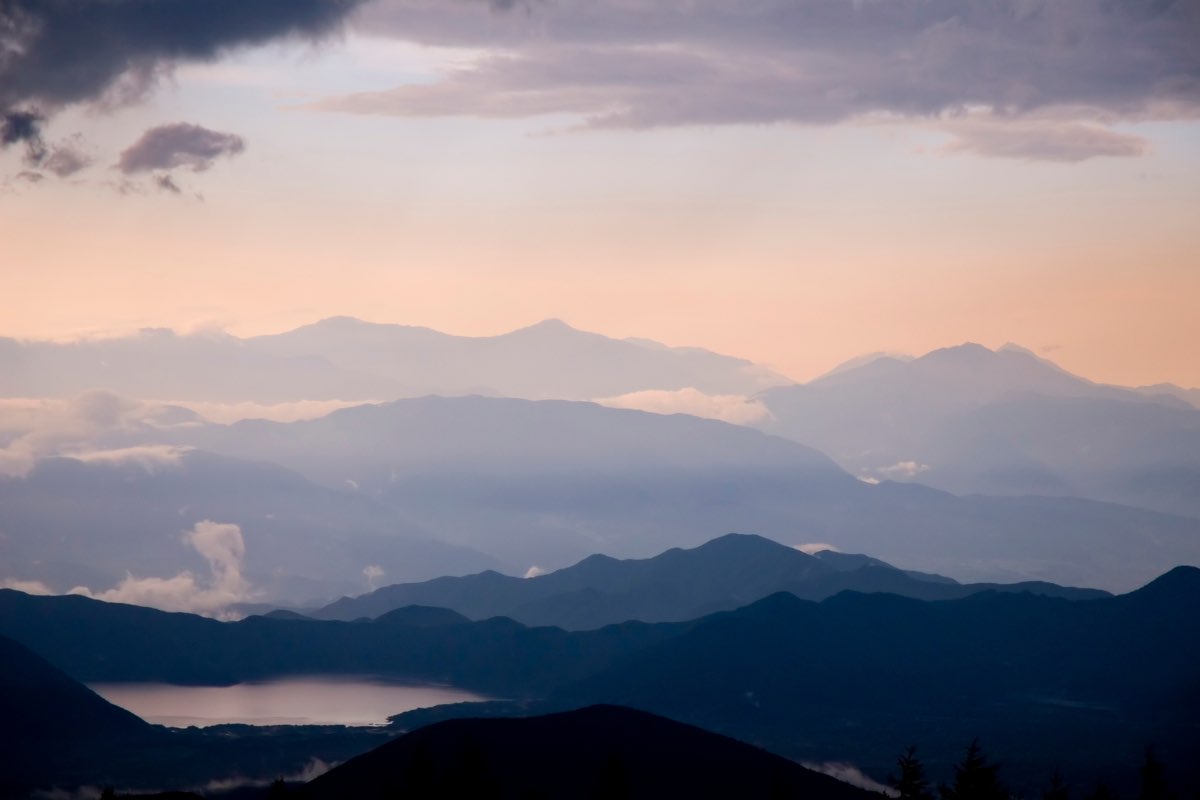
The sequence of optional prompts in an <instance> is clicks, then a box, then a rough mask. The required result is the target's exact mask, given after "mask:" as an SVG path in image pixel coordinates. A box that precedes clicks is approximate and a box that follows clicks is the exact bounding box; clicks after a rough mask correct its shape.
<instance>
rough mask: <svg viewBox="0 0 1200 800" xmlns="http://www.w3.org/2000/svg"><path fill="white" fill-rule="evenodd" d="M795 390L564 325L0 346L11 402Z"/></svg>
mask: <svg viewBox="0 0 1200 800" xmlns="http://www.w3.org/2000/svg"><path fill="white" fill-rule="evenodd" d="M786 383H790V381H789V380H788V379H787V378H785V377H783V376H781V375H779V374H777V373H775V372H772V371H771V370H769V369H766V368H765V367H761V366H758V365H756V364H753V363H751V362H749V361H745V360H742V359H738V358H731V357H729V356H722V355H719V354H716V353H712V352H710V351H707V350H702V349H699V348H692V347H667V346H666V345H663V344H659V343H658V342H653V341H650V340H646V339H612V338H609V337H606V336H602V335H600V334H596V333H588V332H586V331H580V330H576V329H575V328H572V327H570V326H569V325H567V324H565V323H563V322H561V321H559V320H546V321H544V322H540V323H538V324H536V325H532V326H530V327H527V328H521V329H519V330H515V331H512V332H510V333H506V334H502V335H499V336H484V337H470V336H453V335H450V334H445V333H440V332H438V331H435V330H431V329H429V328H420V327H413V326H407V325H384V324H375V323H369V322H363V321H362V320H357V319H353V318H350V317H332V318H329V319H325V320H321V321H320V322H316V323H313V324H311V325H305V326H303V327H300V328H296V329H295V330H292V331H288V332H286V333H281V334H274V335H269V336H255V337H249V338H244V339H243V338H238V337H235V336H232V335H230V334H226V333H215V332H209V333H200V334H194V335H179V334H176V333H174V332H173V331H170V330H165V329H145V330H142V331H140V332H138V333H136V334H133V335H130V336H122V337H112V338H96V339H85V340H80V341H76V342H65V343H60V342H43V341H21V340H16V339H0V396H9V397H64V396H72V395H75V394H79V393H80V392H83V391H86V390H89V389H107V390H110V391H113V392H116V393H118V394H123V395H130V396H134V397H140V398H145V399H159V400H193V401H210V402H241V401H251V402H256V403H281V402H286V401H290V400H329V399H341V400H390V399H395V398H398V397H414V396H420V395H425V394H442V395H461V394H494V395H503V396H509V397H526V398H531V399H542V398H564V399H576V400H587V399H592V398H598V397H609V396H613V395H621V394H626V393H629V392H635V391H639V390H645V389H664V390H672V389H682V388H688V387H691V388H696V389H699V390H700V391H703V392H706V393H710V394H753V393H754V392H756V391H758V390H760V389H764V388H766V387H768V386H775V385H780V384H786Z"/></svg>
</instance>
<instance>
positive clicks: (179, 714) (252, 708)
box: [89, 676, 487, 728]
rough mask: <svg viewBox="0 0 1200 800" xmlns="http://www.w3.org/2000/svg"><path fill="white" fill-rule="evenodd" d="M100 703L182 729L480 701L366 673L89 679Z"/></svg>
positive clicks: (380, 718) (374, 721)
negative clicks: (249, 679)
mask: <svg viewBox="0 0 1200 800" xmlns="http://www.w3.org/2000/svg"><path fill="white" fill-rule="evenodd" d="M89 688H91V689H92V691H94V692H96V694H98V695H100V696H101V697H103V698H104V699H105V700H107V701H109V702H110V703H113V704H115V705H118V706H121V707H122V708H124V709H127V710H129V711H132V712H133V713H134V714H137V715H138V716H139V717H141V718H142V719H144V720H146V721H147V722H152V723H154V724H156V725H168V726H170V727H174V728H185V727H188V726H190V725H195V726H197V727H201V728H202V727H206V726H209V725H223V724H227V723H240V724H245V725H383V724H385V723H386V722H387V718H388V717H389V716H391V715H392V714H399V713H401V712H403V711H411V710H413V709H414V708H426V707H428V706H436V705H442V704H443V703H462V702H468V701H472V700H485V699H487V698H484V697H481V696H479V695H476V694H473V693H471V692H467V691H463V690H461V689H455V688H453V687H449V686H429V685H423V686H422V685H414V684H408V683H399V682H396V681H390V680H387V679H384V678H369V677H361V676H359V677H326V676H321V677H304V678H281V679H278V680H270V681H261V682H254V683H239V684H236V685H234V686H175V685H172V684H168V683H92V684H89Z"/></svg>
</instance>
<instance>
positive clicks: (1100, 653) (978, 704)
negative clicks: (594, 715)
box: [558, 567, 1200, 791]
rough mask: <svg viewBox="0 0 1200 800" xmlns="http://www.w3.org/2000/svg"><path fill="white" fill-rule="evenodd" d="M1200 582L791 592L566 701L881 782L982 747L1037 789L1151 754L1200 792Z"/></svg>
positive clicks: (593, 681)
mask: <svg viewBox="0 0 1200 800" xmlns="http://www.w3.org/2000/svg"><path fill="white" fill-rule="evenodd" d="M1197 603H1200V570H1197V569H1195V568H1190V567H1188V568H1179V569H1177V570H1173V571H1172V572H1170V573H1169V574H1167V575H1165V576H1163V577H1161V578H1160V579H1158V580H1156V581H1154V582H1153V583H1151V584H1150V585H1148V586H1146V587H1144V588H1143V589H1140V590H1138V591H1136V592H1133V593H1130V594H1127V595H1123V596H1119V597H1113V598H1105V599H1098V600H1087V601H1079V602H1067V601H1065V600H1062V599H1058V598H1047V597H1041V596H1036V595H1031V594H1001V593H991V592H984V593H980V594H975V595H972V596H970V597H967V598H964V599H961V600H952V601H942V602H933V603H928V602H921V601H917V600H911V599H907V598H900V597H896V596H891V595H886V594H873V595H863V594H857V593H845V594H841V595H838V596H836V597H833V598H831V599H829V600H826V601H825V602H823V603H821V604H814V603H810V602H807V601H803V600H800V599H798V598H796V597H794V596H792V595H789V594H777V595H772V596H771V597H768V598H766V599H764V600H762V601H759V602H758V603H755V604H754V605H752V606H749V607H746V608H743V609H739V610H737V611H733V612H727V613H723V614H717V615H714V616H711V617H708V618H706V619H705V620H703V621H701V622H700V623H699V624H697V625H696V626H694V627H692V628H690V629H688V630H686V631H683V632H681V633H680V635H678V636H676V637H673V638H671V639H669V640H667V641H665V642H663V643H661V644H659V645H655V646H651V647H649V648H647V649H645V650H642V651H640V652H637V653H635V654H633V655H631V656H628V657H626V658H624V659H623V660H622V661H620V662H619V663H616V664H614V665H613V666H612V667H611V668H609V669H608V670H606V671H605V672H604V673H601V674H600V675H597V676H594V677H593V678H590V679H587V680H585V681H583V682H581V683H579V684H577V685H575V686H573V687H569V688H566V689H564V690H562V691H561V692H560V693H559V695H558V699H559V701H560V702H563V703H582V702H611V703H620V704H627V705H631V706H634V707H637V708H642V709H645V710H648V711H651V712H654V713H659V714H664V715H666V716H669V717H672V718H675V719H680V720H683V721H687V722H691V723H693V724H697V725H701V726H703V727H707V728H710V729H712V730H717V731H721V732H723V733H727V734H729V735H733V736H738V737H741V738H745V739H746V740H748V741H754V742H756V743H759V744H763V745H764V746H767V747H769V748H771V749H773V750H775V751H776V752H780V753H782V754H784V755H789V756H793V757H804V758H806V759H814V760H843V759H845V760H850V761H852V762H853V763H855V764H858V765H859V766H861V767H863V768H864V769H866V770H867V771H868V773H869V774H876V775H880V774H885V773H886V771H887V769H888V768H889V767H890V766H891V764H892V759H893V758H894V756H895V753H896V751H897V744H896V743H897V742H909V743H911V742H917V743H919V744H920V747H921V749H922V752H923V754H926V755H927V756H928V758H927V764H928V765H929V766H930V767H932V768H933V769H935V770H940V771H945V770H946V769H947V768H948V766H949V761H950V760H952V759H954V758H956V757H957V755H958V751H959V749H960V748H961V747H962V746H963V745H962V743H963V742H968V741H970V740H971V739H972V738H973V737H976V736H978V737H981V738H982V739H983V740H984V741H986V742H988V746H989V750H990V751H991V752H993V753H995V754H996V757H997V758H999V759H1000V760H1002V761H1003V762H1004V763H1005V771H1006V773H1007V774H1008V775H1010V776H1011V777H1012V778H1013V780H1014V781H1015V782H1017V783H1018V784H1021V782H1024V783H1023V785H1021V786H1018V788H1023V789H1025V790H1027V791H1032V789H1033V788H1034V787H1035V786H1037V785H1038V782H1040V781H1041V780H1044V776H1045V775H1046V774H1049V771H1050V769H1051V768H1052V767H1053V766H1054V764H1055V763H1056V762H1057V763H1058V764H1059V765H1061V766H1062V768H1063V771H1064V773H1066V774H1073V775H1076V776H1078V777H1079V779H1080V780H1082V779H1083V778H1084V777H1085V776H1086V778H1087V780H1095V779H1100V778H1103V779H1109V780H1119V779H1121V775H1120V774H1118V773H1119V771H1120V770H1118V769H1116V767H1117V765H1120V769H1125V765H1128V764H1131V763H1137V761H1138V753H1139V752H1140V751H1141V749H1142V748H1144V747H1145V745H1146V744H1147V743H1148V742H1154V743H1156V745H1160V746H1161V747H1162V748H1163V750H1162V753H1163V754H1164V757H1165V758H1167V759H1168V760H1169V761H1170V762H1171V763H1172V764H1173V765H1174V768H1175V769H1176V770H1180V771H1182V772H1185V773H1186V777H1184V778H1183V783H1182V784H1181V785H1189V781H1196V780H1200V770H1198V765H1200V759H1196V758H1195V756H1197V755H1200V732H1198V731H1197V730H1196V728H1195V715H1196V713H1197V712H1198V711H1200V707H1198V705H1197V704H1198V701H1200V692H1198V691H1197V690H1198V689H1200V666H1198V665H1200V622H1198V621H1197V618H1196V616H1195V614H1194V611H1193V609H1194V608H1195V607H1196V604H1197Z"/></svg>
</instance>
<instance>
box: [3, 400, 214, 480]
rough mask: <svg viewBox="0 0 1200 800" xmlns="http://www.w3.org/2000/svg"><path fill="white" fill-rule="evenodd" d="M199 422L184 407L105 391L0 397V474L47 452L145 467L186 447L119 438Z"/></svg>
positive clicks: (20, 470)
mask: <svg viewBox="0 0 1200 800" xmlns="http://www.w3.org/2000/svg"><path fill="white" fill-rule="evenodd" d="M199 423H200V420H199V418H198V417H197V416H196V415H195V414H194V413H192V412H189V411H188V410H186V409H183V408H180V407H177V406H171V405H164V404H160V403H147V402H143V401H140V400H132V399H129V398H126V397H121V396H120V395H116V394H113V393H112V392H106V391H91V392H85V393H83V394H81V395H79V396H78V397H75V398H72V399H67V400H60V399H32V398H5V399H0V476H10V477H21V476H23V475H26V474H28V473H29V471H30V470H31V469H33V467H34V465H35V464H36V463H37V461H38V459H41V458H49V457H52V456H67V457H70V458H76V459H79V460H83V461H103V462H108V463H136V464H138V465H139V466H141V467H142V468H144V469H147V470H153V469H157V468H160V467H163V466H170V465H175V464H178V463H179V459H180V458H181V457H182V456H183V454H184V453H185V452H186V448H179V447H166V446H160V445H154V444H149V445H142V444H138V445H137V446H130V445H129V444H128V443H126V442H124V441H122V440H123V439H128V438H129V437H134V438H143V437H145V436H148V435H153V434H154V433H155V432H158V431H164V430H169V429H171V428H176V427H187V426H193V425H197V424H199Z"/></svg>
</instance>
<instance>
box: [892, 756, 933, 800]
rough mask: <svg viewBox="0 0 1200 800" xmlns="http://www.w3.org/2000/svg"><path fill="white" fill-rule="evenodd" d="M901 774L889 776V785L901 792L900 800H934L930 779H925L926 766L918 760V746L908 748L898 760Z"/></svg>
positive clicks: (897, 764) (897, 763)
mask: <svg viewBox="0 0 1200 800" xmlns="http://www.w3.org/2000/svg"><path fill="white" fill-rule="evenodd" d="M896 766H897V767H899V768H900V774H899V775H896V776H892V775H888V783H889V784H891V787H892V788H893V789H895V790H896V791H897V792H899V793H900V794H899V797H900V800H934V798H933V792H932V791H930V789H929V779H928V778H926V777H925V765H924V764H922V763H921V759H919V758H917V746H916V745H915V744H913V745H909V746H908V748H907V749H906V750H905V751H904V752H903V753H901V754H900V756H899V757H898V758H897V759H896Z"/></svg>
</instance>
